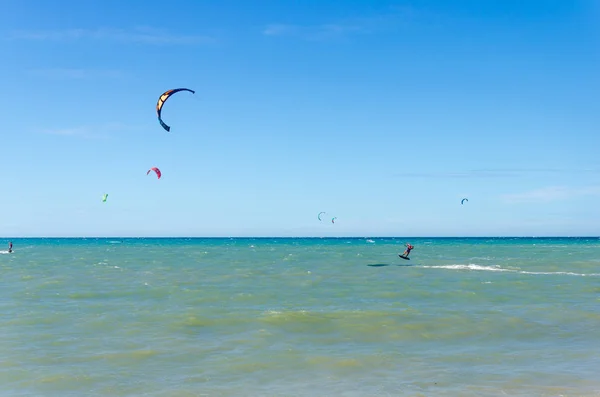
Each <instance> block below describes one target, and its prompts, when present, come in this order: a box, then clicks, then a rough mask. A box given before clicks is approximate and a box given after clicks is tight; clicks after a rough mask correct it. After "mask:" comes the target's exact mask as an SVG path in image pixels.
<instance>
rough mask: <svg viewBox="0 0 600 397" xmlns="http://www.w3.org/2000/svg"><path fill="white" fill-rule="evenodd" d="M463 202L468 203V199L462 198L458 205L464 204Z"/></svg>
mask: <svg viewBox="0 0 600 397" xmlns="http://www.w3.org/2000/svg"><path fill="white" fill-rule="evenodd" d="M465 201H466V202H469V199H468V198H464V199H462V200H460V203H461V204H464V203H465Z"/></svg>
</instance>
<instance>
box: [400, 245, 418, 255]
mask: <svg viewBox="0 0 600 397" xmlns="http://www.w3.org/2000/svg"><path fill="white" fill-rule="evenodd" d="M413 248H415V247H414V245H410V244H409V243H406V251H404V253H403V254H402V256H405V257H407V258H408V254H410V251H412V250H413Z"/></svg>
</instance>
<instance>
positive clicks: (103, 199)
mask: <svg viewBox="0 0 600 397" xmlns="http://www.w3.org/2000/svg"><path fill="white" fill-rule="evenodd" d="M107 198H108V194H106V193H105V194H103V195H102V202H103V203H106V199H107Z"/></svg>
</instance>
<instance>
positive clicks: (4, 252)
mask: <svg viewBox="0 0 600 397" xmlns="http://www.w3.org/2000/svg"><path fill="white" fill-rule="evenodd" d="M13 252H14V251H13ZM8 253H9V252H8V251H0V254H8Z"/></svg>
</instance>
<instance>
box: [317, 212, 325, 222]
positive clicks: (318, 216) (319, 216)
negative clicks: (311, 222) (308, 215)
mask: <svg viewBox="0 0 600 397" xmlns="http://www.w3.org/2000/svg"><path fill="white" fill-rule="evenodd" d="M322 214H325V212H323V211H321V212H319V215H317V218H319V220H320V221H322V220H323V218H321V215H322Z"/></svg>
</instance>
